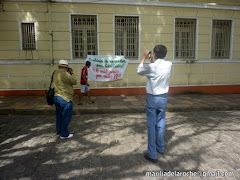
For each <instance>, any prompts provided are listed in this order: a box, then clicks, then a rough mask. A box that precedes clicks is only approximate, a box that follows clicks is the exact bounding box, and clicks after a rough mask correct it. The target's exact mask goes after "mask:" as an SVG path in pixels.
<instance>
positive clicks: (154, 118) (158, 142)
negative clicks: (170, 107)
mask: <svg viewBox="0 0 240 180" xmlns="http://www.w3.org/2000/svg"><path fill="white" fill-rule="evenodd" d="M166 107H167V94H161V95H151V94H147V100H146V117H147V127H148V150H147V154H148V157H149V158H152V159H157V151H158V152H160V153H163V152H164V134H165V117H166Z"/></svg>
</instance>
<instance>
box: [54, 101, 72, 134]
mask: <svg viewBox="0 0 240 180" xmlns="http://www.w3.org/2000/svg"><path fill="white" fill-rule="evenodd" d="M54 103H55V107H56V131H57V134H58V135H60V136H61V137H67V136H68V135H69V132H68V125H69V123H70V121H71V119H72V108H73V106H72V101H70V102H67V101H66V100H64V99H63V98H62V97H60V96H54Z"/></svg>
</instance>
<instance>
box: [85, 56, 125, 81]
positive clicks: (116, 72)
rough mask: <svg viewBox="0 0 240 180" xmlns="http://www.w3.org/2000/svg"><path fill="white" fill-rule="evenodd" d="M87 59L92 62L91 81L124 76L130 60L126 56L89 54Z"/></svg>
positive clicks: (116, 78)
mask: <svg viewBox="0 0 240 180" xmlns="http://www.w3.org/2000/svg"><path fill="white" fill-rule="evenodd" d="M86 61H90V62H91V67H90V68H89V69H88V80H89V81H115V80H119V79H122V78H123V75H124V72H125V70H126V67H127V65H128V61H129V60H127V59H125V58H124V56H95V55H88V56H87V59H86V60H85V63H86Z"/></svg>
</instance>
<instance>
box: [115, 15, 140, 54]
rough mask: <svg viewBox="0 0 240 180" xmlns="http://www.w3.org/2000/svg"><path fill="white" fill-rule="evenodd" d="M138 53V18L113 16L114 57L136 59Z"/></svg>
mask: <svg viewBox="0 0 240 180" xmlns="http://www.w3.org/2000/svg"><path fill="white" fill-rule="evenodd" d="M138 51H139V17H132V16H115V55H118V56H124V57H125V58H128V59H137V58H138Z"/></svg>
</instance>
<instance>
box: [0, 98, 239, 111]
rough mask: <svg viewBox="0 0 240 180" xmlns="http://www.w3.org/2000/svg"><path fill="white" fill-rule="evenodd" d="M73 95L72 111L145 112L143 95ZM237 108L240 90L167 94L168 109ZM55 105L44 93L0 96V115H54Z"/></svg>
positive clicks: (207, 109) (209, 109)
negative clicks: (80, 98) (80, 99)
mask: <svg viewBox="0 0 240 180" xmlns="http://www.w3.org/2000/svg"><path fill="white" fill-rule="evenodd" d="M77 99H78V96H77V95H75V97H74V103H73V104H74V107H73V114H74V115H79V114H89V113H91V114H103V113H144V112H145V101H146V95H135V96H125V95H121V96H95V97H93V100H94V101H95V103H94V104H88V103H87V97H86V96H84V97H83V105H77ZM217 110H218V111H225V110H240V94H217V95H212V94H211V95H202V94H178V95H169V97H168V105H167V111H168V112H190V111H193V112H194V111H217ZM54 114H55V106H49V105H47V103H46V99H45V96H5V97H0V115H54Z"/></svg>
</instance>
